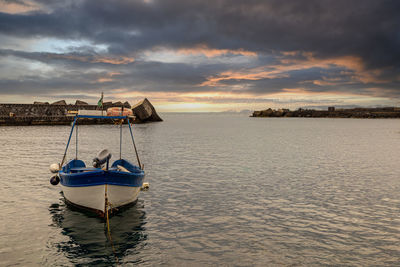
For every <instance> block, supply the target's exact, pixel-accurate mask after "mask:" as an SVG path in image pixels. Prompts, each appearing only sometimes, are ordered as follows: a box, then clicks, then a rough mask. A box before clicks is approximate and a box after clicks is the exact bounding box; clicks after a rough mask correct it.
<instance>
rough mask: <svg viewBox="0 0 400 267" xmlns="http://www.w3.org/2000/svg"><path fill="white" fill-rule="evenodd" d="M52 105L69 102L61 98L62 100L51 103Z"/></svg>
mask: <svg viewBox="0 0 400 267" xmlns="http://www.w3.org/2000/svg"><path fill="white" fill-rule="evenodd" d="M51 104H52V105H64V106H66V105H67V102H65V100H60V101H56V102H54V103H51Z"/></svg>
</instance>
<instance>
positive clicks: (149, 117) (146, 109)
mask: <svg viewBox="0 0 400 267" xmlns="http://www.w3.org/2000/svg"><path fill="white" fill-rule="evenodd" d="M132 111H133V114H134V115H135V116H136V118H137V119H139V120H140V121H141V122H150V121H152V122H153V121H162V119H161V118H160V116H158V114H157V112H156V110H155V108H154V107H153V105H152V104H151V103H150V101H149V100H148V99H147V98H145V99H143V100H142V101H140V102H139V103H137V104H136V105H134V106H133V107H132Z"/></svg>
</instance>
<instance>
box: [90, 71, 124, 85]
mask: <svg viewBox="0 0 400 267" xmlns="http://www.w3.org/2000/svg"><path fill="white" fill-rule="evenodd" d="M121 74H122V73H120V72H109V73H107V74H106V75H105V76H104V77H100V78H98V79H97V80H96V81H95V82H97V83H105V82H112V81H114V78H115V76H120V75H121Z"/></svg>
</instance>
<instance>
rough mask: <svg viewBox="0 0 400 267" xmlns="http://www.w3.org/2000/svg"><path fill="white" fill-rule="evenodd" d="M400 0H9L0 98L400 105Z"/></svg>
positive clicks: (182, 106)
mask: <svg viewBox="0 0 400 267" xmlns="http://www.w3.org/2000/svg"><path fill="white" fill-rule="evenodd" d="M399 14H400V1H397V0H392V1H390V0H375V1H372V0H345V1H343V0H303V1H301V0H285V1H282V0H243V1H241V0H230V1H227V0H213V1H211V0H210V1H208V0H190V1H188V0H112V1H110V0H76V1H71V0H62V1H56V0H0V102H1V103H31V102H33V101H49V102H52V101H56V100H59V99H66V100H67V102H74V101H75V99H81V100H85V101H87V102H89V103H92V104H95V103H96V102H97V100H98V99H99V96H100V94H101V92H104V94H105V100H106V101H110V100H123V101H125V100H128V101H130V102H131V103H134V102H136V101H138V100H139V99H142V98H144V97H147V98H149V100H150V101H151V102H152V103H153V104H154V105H155V107H156V109H157V110H160V111H223V110H241V109H250V110H254V109H265V108H268V107H272V108H279V107H285V108H291V109H295V108H298V107H305V106H313V107H323V106H353V105H357V106H382V105H389V106H393V105H397V106H399V105H400V15H399Z"/></svg>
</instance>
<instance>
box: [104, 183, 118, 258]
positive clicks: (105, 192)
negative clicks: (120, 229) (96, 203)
mask: <svg viewBox="0 0 400 267" xmlns="http://www.w3.org/2000/svg"><path fill="white" fill-rule="evenodd" d="M107 189H108V188H107V184H105V190H104V199H105V203H104V213H105V215H106V224H107V236H108V239H109V240H110V244H111V248H112V250H113V253H114V257H115V261H116V262H117V264H119V262H118V257H117V252H116V251H115V247H114V243H113V241H112V238H111V230H110V217H109V215H108V207H111V208H112V204H111V203H110V202H109V201H108V197H107Z"/></svg>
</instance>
